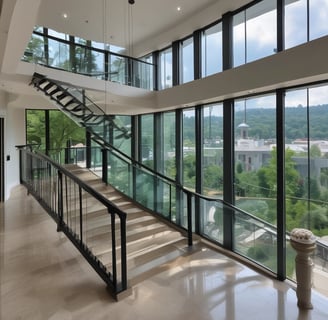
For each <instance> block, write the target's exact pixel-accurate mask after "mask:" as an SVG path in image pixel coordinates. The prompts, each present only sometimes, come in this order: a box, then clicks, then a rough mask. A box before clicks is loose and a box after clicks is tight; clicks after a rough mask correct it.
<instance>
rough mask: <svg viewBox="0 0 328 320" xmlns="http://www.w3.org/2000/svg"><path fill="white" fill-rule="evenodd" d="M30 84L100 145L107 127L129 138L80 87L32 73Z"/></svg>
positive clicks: (121, 136)
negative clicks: (84, 129)
mask: <svg viewBox="0 0 328 320" xmlns="http://www.w3.org/2000/svg"><path fill="white" fill-rule="evenodd" d="M30 85H33V86H34V87H35V88H36V89H37V90H38V91H42V92H43V93H44V94H45V95H46V96H47V97H48V98H49V99H50V100H51V101H53V102H55V103H56V105H57V106H58V107H59V109H60V110H61V111H62V112H64V113H65V114H66V115H67V116H68V117H69V118H71V119H72V120H73V121H74V122H76V123H77V124H78V125H79V126H82V127H84V128H86V130H88V131H89V132H90V133H91V136H92V137H93V138H94V139H95V140H96V141H97V142H98V143H99V144H101V145H108V144H109V141H107V140H106V137H105V136H104V133H105V132H106V131H107V130H105V128H106V129H108V128H115V129H116V130H117V131H118V132H119V135H118V137H116V138H126V139H128V138H130V135H131V133H130V131H129V130H128V129H127V128H126V127H125V126H120V125H119V124H117V122H116V121H115V118H114V117H113V116H109V115H106V114H105V113H104V111H103V110H102V109H101V108H100V107H98V106H97V105H96V104H95V103H94V102H93V101H92V100H91V99H89V98H88V97H87V96H86V95H85V94H84V92H83V90H82V89H79V88H76V87H74V86H73V85H71V84H67V83H64V82H60V81H56V80H53V79H49V78H47V77H46V76H44V75H42V74H39V73H34V74H33V77H32V80H31V83H30Z"/></svg>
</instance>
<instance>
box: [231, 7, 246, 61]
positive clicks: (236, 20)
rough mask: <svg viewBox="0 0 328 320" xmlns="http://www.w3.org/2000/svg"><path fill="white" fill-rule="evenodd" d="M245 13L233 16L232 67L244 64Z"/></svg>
mask: <svg viewBox="0 0 328 320" xmlns="http://www.w3.org/2000/svg"><path fill="white" fill-rule="evenodd" d="M245 29H246V21H245V11H242V12H239V13H238V14H235V15H234V16H233V31H232V34H233V36H232V37H233V66H234V67H238V66H240V65H242V64H244V63H246V36H245Z"/></svg>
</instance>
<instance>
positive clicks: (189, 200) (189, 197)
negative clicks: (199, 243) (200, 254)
mask: <svg viewBox="0 0 328 320" xmlns="http://www.w3.org/2000/svg"><path fill="white" fill-rule="evenodd" d="M187 215H188V246H189V247H190V246H192V195H191V193H190V192H188V193H187Z"/></svg>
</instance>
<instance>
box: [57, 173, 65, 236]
mask: <svg viewBox="0 0 328 320" xmlns="http://www.w3.org/2000/svg"><path fill="white" fill-rule="evenodd" d="M57 172H58V191H57V192H58V220H57V231H58V232H59V231H61V229H62V225H63V213H64V208H63V174H62V172H61V171H59V170H58V171H57Z"/></svg>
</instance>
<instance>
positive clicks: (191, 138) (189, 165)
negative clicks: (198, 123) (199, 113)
mask: <svg viewBox="0 0 328 320" xmlns="http://www.w3.org/2000/svg"><path fill="white" fill-rule="evenodd" d="M182 134H183V185H184V186H185V187H187V188H190V189H192V190H195V184H196V136H195V109H186V110H184V111H183V133H182Z"/></svg>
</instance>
